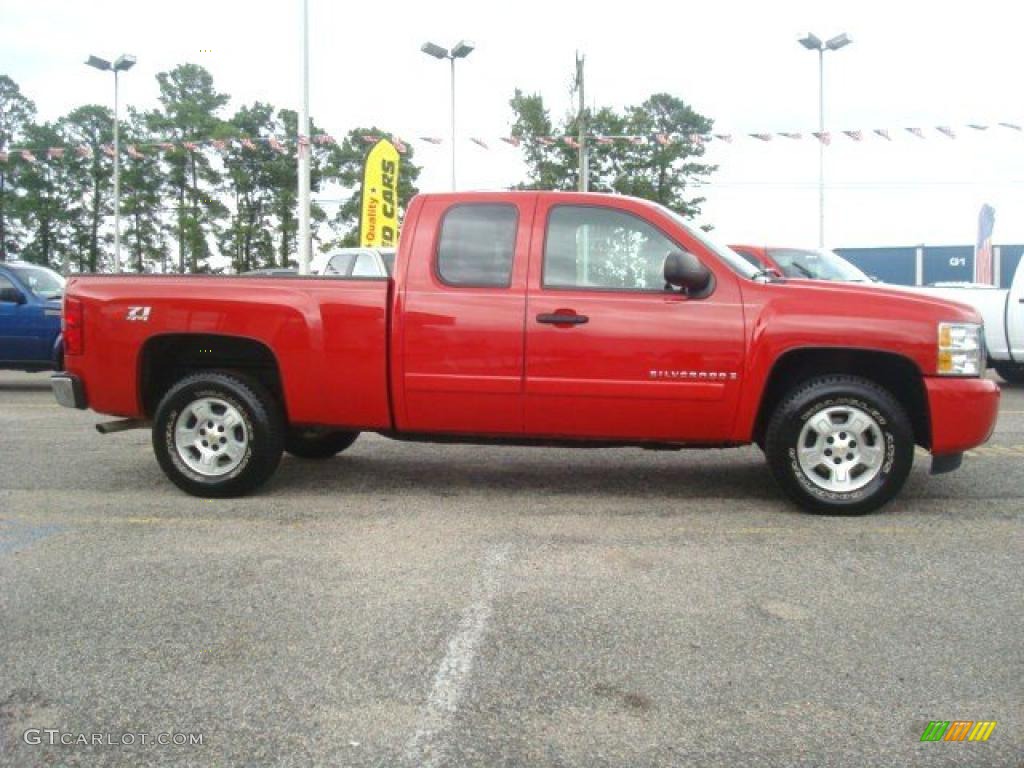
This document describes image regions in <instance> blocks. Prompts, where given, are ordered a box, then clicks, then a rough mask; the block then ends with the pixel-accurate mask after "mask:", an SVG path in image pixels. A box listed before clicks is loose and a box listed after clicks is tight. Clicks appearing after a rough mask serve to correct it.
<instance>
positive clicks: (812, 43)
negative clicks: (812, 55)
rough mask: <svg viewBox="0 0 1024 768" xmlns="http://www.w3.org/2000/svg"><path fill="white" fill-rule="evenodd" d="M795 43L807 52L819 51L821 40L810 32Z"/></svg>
mask: <svg viewBox="0 0 1024 768" xmlns="http://www.w3.org/2000/svg"><path fill="white" fill-rule="evenodd" d="M797 42H798V43H800V45H802V46H803V47H804V48H806V49H807V50H809V51H820V50H821V38H820V37H818V36H817V35H815V34H813V33H812V32H808V33H807V37H801V38H800V39H799V40H798V41H797Z"/></svg>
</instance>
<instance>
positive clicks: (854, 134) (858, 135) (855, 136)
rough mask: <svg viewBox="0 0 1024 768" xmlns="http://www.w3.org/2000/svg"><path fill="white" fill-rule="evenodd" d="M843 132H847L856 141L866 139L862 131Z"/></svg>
mask: <svg viewBox="0 0 1024 768" xmlns="http://www.w3.org/2000/svg"><path fill="white" fill-rule="evenodd" d="M843 133H845V134H846V135H847V136H849V137H850V138H851V139H853V140H854V141H863V140H864V134H863V133H861V132H860V131H843Z"/></svg>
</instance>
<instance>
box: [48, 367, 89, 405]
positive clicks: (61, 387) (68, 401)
mask: <svg viewBox="0 0 1024 768" xmlns="http://www.w3.org/2000/svg"><path fill="white" fill-rule="evenodd" d="M50 387H51V388H52V389H53V396H54V397H55V398H57V402H58V403H60V404H61V405H63V406H64V407H65V408H80V409H84V408H85V407H86V405H87V404H86V401H85V389H84V388H83V387H82V381H81V379H79V378H78V377H77V376H75V375H74V374H71V373H55V374H53V375H52V376H50Z"/></svg>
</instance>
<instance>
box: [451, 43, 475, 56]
mask: <svg viewBox="0 0 1024 768" xmlns="http://www.w3.org/2000/svg"><path fill="white" fill-rule="evenodd" d="M474 48H476V46H475V45H473V43H471V42H470V41H469V40H459V42H457V43H456V44H455V47H454V48H452V58H453V59H464V58H466V57H467V56H469V54H471V53H472V52H473V49H474Z"/></svg>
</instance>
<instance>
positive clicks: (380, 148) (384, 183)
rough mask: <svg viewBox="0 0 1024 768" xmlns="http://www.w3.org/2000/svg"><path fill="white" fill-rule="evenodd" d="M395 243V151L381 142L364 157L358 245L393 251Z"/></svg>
mask: <svg viewBox="0 0 1024 768" xmlns="http://www.w3.org/2000/svg"><path fill="white" fill-rule="evenodd" d="M397 243H398V150H397V149H395V147H394V145H393V144H392V143H391V142H390V141H388V140H387V139H381V140H380V141H378V142H377V143H376V144H374V145H373V148H372V149H371V150H370V153H369V154H368V155H367V156H366V167H365V168H364V169H363V214H362V217H361V218H360V220H359V245H361V246H362V247H364V248H394V247H395V245H396V244H397Z"/></svg>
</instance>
